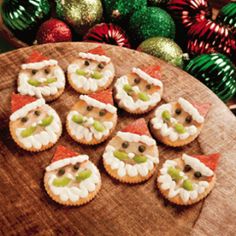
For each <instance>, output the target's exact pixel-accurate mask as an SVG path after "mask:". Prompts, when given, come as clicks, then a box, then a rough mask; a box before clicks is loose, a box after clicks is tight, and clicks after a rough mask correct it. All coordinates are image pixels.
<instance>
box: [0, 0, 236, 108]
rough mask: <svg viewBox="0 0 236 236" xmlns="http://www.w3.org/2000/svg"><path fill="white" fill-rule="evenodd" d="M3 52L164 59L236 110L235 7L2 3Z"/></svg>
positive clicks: (195, 2) (189, 0)
mask: <svg viewBox="0 0 236 236" xmlns="http://www.w3.org/2000/svg"><path fill="white" fill-rule="evenodd" d="M0 2H1V18H2V19H1V21H0V33H1V35H2V36H1V38H0V45H1V47H0V48H1V49H0V50H1V52H4V51H8V50H11V49H14V48H16V47H22V46H27V45H32V44H44V43H51V42H53V43H54V42H64V41H88V42H99V43H108V44H113V45H118V46H121V47H127V48H132V49H136V50H139V51H142V52H146V53H148V54H151V55H153V56H156V57H158V58H161V59H163V60H165V61H167V62H168V63H171V64H173V65H174V66H177V67H180V68H182V69H184V70H186V71H187V72H188V73H190V74H192V75H193V76H195V77H196V78H197V79H199V80H200V81H201V82H203V83H204V84H205V85H206V86H208V87H209V88H210V89H211V90H212V91H213V92H215V93H216V94H217V95H218V96H219V98H220V99H222V100H223V101H224V102H227V104H228V105H229V106H230V107H231V108H232V109H233V108H234V105H232V104H235V103H236V102H235V95H236V67H235V64H236V56H235V52H236V2H235V1H208V0H129V1H127V0H54V1H49V0H25V1H20V0H3V1H0Z"/></svg>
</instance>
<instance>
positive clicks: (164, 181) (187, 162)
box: [157, 154, 214, 203]
mask: <svg viewBox="0 0 236 236" xmlns="http://www.w3.org/2000/svg"><path fill="white" fill-rule="evenodd" d="M213 175H214V172H213V171H212V170H211V169H210V168H208V167H207V166H205V165H204V164H203V163H202V162H200V161H199V160H198V159H196V158H194V157H191V156H189V155H186V154H183V156H182V158H179V159H174V160H167V161H165V163H164V164H163V166H162V168H161V169H160V175H159V177H158V179H157V181H158V183H159V184H160V188H161V189H162V190H164V191H168V198H170V199H171V198H174V197H178V196H179V197H180V199H181V200H182V201H183V202H184V203H187V202H188V201H189V200H196V199H197V198H198V196H199V195H200V194H202V193H203V192H204V191H205V190H206V189H207V188H208V187H209V179H208V178H209V177H213Z"/></svg>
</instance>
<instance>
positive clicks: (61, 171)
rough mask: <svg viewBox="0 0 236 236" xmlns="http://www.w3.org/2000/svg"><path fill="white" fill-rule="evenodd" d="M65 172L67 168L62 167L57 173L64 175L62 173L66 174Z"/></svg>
mask: <svg viewBox="0 0 236 236" xmlns="http://www.w3.org/2000/svg"><path fill="white" fill-rule="evenodd" d="M64 174H65V170H64V169H60V170H58V172H57V175H58V176H62V175H64Z"/></svg>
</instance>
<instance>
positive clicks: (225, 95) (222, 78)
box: [186, 53, 236, 101]
mask: <svg viewBox="0 0 236 236" xmlns="http://www.w3.org/2000/svg"><path fill="white" fill-rule="evenodd" d="M186 71H187V72H188V73H190V74H191V75H193V76H194V77H196V78H197V79H199V80H200V81H201V82H203V83H204V84H205V85H206V86H208V87H209V88H210V89H211V90H212V91H213V92H214V93H216V94H217V95H218V96H219V97H220V98H221V99H222V100H223V101H227V100H229V99H230V98H232V97H233V96H234V95H235V93H236V68H235V66H234V65H233V64H232V62H231V61H230V60H229V59H228V58H227V57H226V56H225V55H222V54H220V53H211V54H202V55H200V56H197V57H195V58H193V59H192V60H191V61H190V62H189V64H188V65H187V67H186Z"/></svg>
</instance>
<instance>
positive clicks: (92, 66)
mask: <svg viewBox="0 0 236 236" xmlns="http://www.w3.org/2000/svg"><path fill="white" fill-rule="evenodd" d="M67 72H68V79H69V83H70V85H71V86H72V87H73V88H74V89H75V90H76V91H77V92H79V93H83V94H89V93H92V92H95V91H100V90H104V89H106V88H107V87H109V85H110V84H111V83H112V81H113V78H114V76H115V68H114V66H113V64H112V62H111V59H110V58H109V57H107V56H105V52H104V50H103V49H102V47H101V46H99V47H97V48H95V49H92V50H90V51H88V52H87V53H84V52H80V53H79V58H78V59H76V60H75V61H74V62H73V63H72V64H70V65H69V66H68V70H67Z"/></svg>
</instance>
